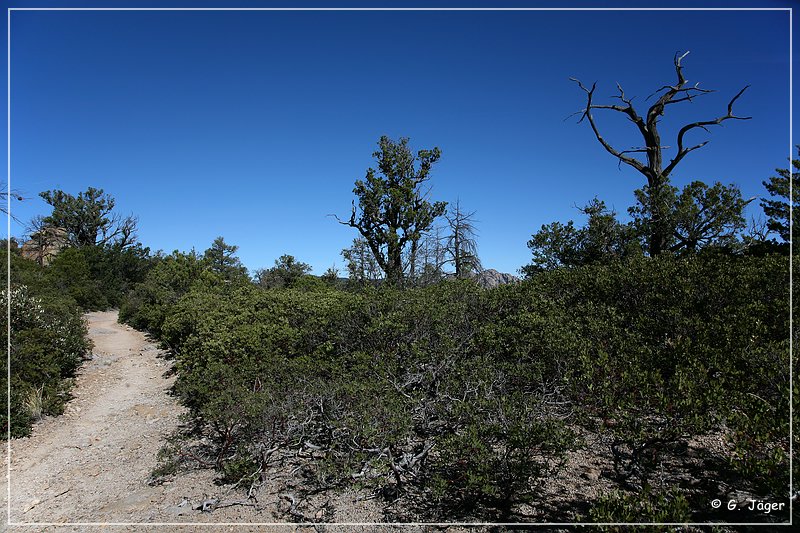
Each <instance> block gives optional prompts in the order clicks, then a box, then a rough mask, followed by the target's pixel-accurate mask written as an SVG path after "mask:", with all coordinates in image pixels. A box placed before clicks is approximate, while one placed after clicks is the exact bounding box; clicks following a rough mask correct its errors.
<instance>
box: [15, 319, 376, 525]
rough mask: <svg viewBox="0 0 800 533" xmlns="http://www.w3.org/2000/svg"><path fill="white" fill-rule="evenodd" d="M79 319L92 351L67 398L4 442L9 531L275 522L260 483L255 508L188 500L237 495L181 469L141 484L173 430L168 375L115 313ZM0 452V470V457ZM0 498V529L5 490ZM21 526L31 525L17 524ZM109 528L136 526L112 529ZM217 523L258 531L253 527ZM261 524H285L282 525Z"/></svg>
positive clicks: (270, 493) (348, 513) (273, 503)
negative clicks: (205, 505) (59, 408)
mask: <svg viewBox="0 0 800 533" xmlns="http://www.w3.org/2000/svg"><path fill="white" fill-rule="evenodd" d="M86 319H87V320H88V324H89V337H90V338H91V339H92V341H93V342H94V350H93V354H94V355H93V358H92V360H91V361H88V362H86V363H85V364H84V365H83V367H82V369H81V370H80V372H79V375H78V377H77V380H76V385H75V388H74V389H73V395H74V399H73V400H71V401H70V402H69V403H68V404H67V408H66V411H65V413H64V414H63V415H62V416H59V417H47V418H45V419H44V420H42V421H40V422H38V423H37V424H35V425H34V427H33V432H32V434H31V436H30V437H27V438H23V439H15V440H12V442H11V524H18V525H19V526H14V525H12V526H10V527H9V529H12V530H20V531H23V530H24V531H31V530H36V531H45V530H49V531H54V530H59V531H63V530H74V531H86V530H97V528H98V527H101V526H100V524H102V523H109V522H112V523H148V524H154V525H153V526H152V527H145V528H144V529H146V530H150V529H152V530H156V529H158V530H159V531H196V530H202V531H208V528H207V527H201V526H192V525H185V526H179V525H177V523H187V522H189V523H192V522H204V523H217V524H219V523H232V522H235V523H251V524H252V523H264V522H273V523H274V522H285V521H286V517H285V516H281V515H280V513H279V512H278V509H279V505H278V504H279V501H280V499H281V495H280V493H279V491H278V489H277V487H274V488H273V487H269V484H265V487H264V489H262V491H260V494H259V504H258V506H257V507H250V506H238V505H234V506H230V507H225V508H220V509H216V510H214V511H213V512H201V511H199V510H194V509H193V506H196V505H198V504H200V503H202V502H203V501H204V500H206V499H208V498H217V499H219V500H221V501H227V500H236V499H241V497H242V496H241V495H240V494H236V493H231V492H230V490H229V489H227V488H226V487H220V486H217V485H215V484H214V482H213V478H214V473H213V472H210V471H208V470H205V471H196V472H190V473H187V474H183V475H180V476H178V477H177V478H176V479H175V480H174V481H172V482H166V483H164V484H163V485H156V486H151V485H149V484H148V481H149V477H150V473H151V472H152V470H153V468H154V467H155V466H156V464H157V457H156V456H157V453H158V450H159V449H160V448H161V446H162V445H163V443H164V437H165V436H167V435H168V434H170V433H171V432H172V431H174V430H175V429H176V428H177V427H178V423H179V419H178V417H179V415H180V414H181V412H182V408H181V407H180V406H179V405H178V404H177V402H176V401H175V400H174V399H173V398H172V397H170V396H169V395H168V394H167V391H168V389H169V387H170V386H171V385H172V382H173V380H174V377H173V378H165V377H164V374H165V372H166V371H167V370H168V369H169V362H168V361H165V360H164V359H162V358H161V357H160V355H161V351H160V350H159V349H158V348H157V346H155V345H154V344H153V343H152V342H150V341H148V339H147V338H146V337H145V336H144V335H143V334H142V333H141V332H139V331H136V330H134V329H132V328H130V327H128V326H125V325H120V324H118V323H117V313H116V312H115V311H108V312H96V313H88V314H87V315H86ZM2 455H3V459H2V461H3V465H2V468H3V470H5V469H6V461H7V459H6V454H5V453H3V454H2ZM270 489H273V490H270ZM0 498H2V508H0V512H2V517H0V529H2V526H5V525H6V504H7V501H6V490H5V487H3V491H2V495H0ZM347 499H348V498H346V497H345V500H347ZM350 502H352V499H350ZM364 503H365V504H366V503H367V502H364ZM345 507H346V509H342V511H343V512H341V513H339V514H338V516H337V521H348V522H374V521H380V519H381V516H380V514H376V512H375V509H374V507H372V508H370V507H368V506H367V505H358V504H355V505H353V503H350V504H349V505H346V506H345ZM31 523H37V524H40V525H37V526H22V524H31ZM46 523H49V524H65V526H52V525H50V526H46V525H45V524H46ZM78 523H80V524H81V525H73V526H68V525H66V524H78ZM91 524H98V525H97V526H93V525H91ZM155 524H162V525H158V526H156V525H155ZM31 528H33V529H31ZM119 529H131V530H133V529H135V530H136V531H142V529H143V528H142V526H136V527H134V526H132V525H131V526H128V527H125V526H122V527H120V526H117V527H115V530H119ZM225 529H235V530H236V531H241V530H253V531H255V530H258V531H264V530H265V528H264V527H263V526H261V527H259V528H255V527H235V528H234V526H229V527H228V528H225ZM269 529H275V530H280V531H287V527H280V528H269Z"/></svg>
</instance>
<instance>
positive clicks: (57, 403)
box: [0, 286, 91, 437]
mask: <svg viewBox="0 0 800 533" xmlns="http://www.w3.org/2000/svg"><path fill="white" fill-rule="evenodd" d="M9 298H10V305H11V315H10V322H11V323H10V326H11V354H10V362H11V398H10V402H11V420H9V419H8V416H7V414H6V412H5V411H3V412H2V413H0V420H2V424H3V427H4V428H5V429H6V431H7V430H8V427H9V425H10V428H11V436H12V437H20V436H24V435H27V434H28V433H29V431H30V423H31V422H32V421H33V420H34V419H35V418H36V417H37V416H41V415H42V414H47V415H56V414H61V413H62V412H63V409H64V402H65V401H66V399H67V393H68V389H69V378H71V377H72V376H74V374H75V371H76V370H77V368H78V366H79V365H80V363H81V361H82V359H83V356H84V355H85V354H86V353H87V352H88V351H89V349H90V347H91V346H90V344H89V341H88V340H87V339H86V325H85V324H84V322H83V320H82V318H81V316H80V314H79V313H78V311H77V309H75V308H74V307H73V306H72V305H71V304H69V303H65V302H64V301H61V300H53V299H50V298H38V297H36V296H32V295H31V294H30V291H29V290H28V288H27V287H25V286H13V287H12V289H11V292H10V296H9V292H8V291H7V290H6V289H3V291H2V292H0V308H2V309H0V317H2V322H4V323H7V322H6V321H7V320H8V315H7V306H8V303H9ZM6 342H8V339H7V333H6V328H2V343H3V344H4V345H5V344H6ZM5 365H6V361H5V359H4V362H3V367H4V368H3V376H6V372H7V370H6V369H5ZM3 385H4V386H3V387H2V393H0V394H2V397H3V403H4V404H5V403H6V402H7V401H9V398H7V390H6V389H7V387H6V386H5V384H3Z"/></svg>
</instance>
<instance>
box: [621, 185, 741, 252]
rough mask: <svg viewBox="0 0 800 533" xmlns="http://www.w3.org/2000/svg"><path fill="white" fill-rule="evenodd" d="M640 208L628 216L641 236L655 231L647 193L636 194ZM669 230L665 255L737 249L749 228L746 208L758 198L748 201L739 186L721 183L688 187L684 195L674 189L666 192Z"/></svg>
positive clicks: (633, 210)
mask: <svg viewBox="0 0 800 533" xmlns="http://www.w3.org/2000/svg"><path fill="white" fill-rule="evenodd" d="M635 194H636V199H637V204H636V205H635V206H633V207H631V208H630V209H629V210H628V212H629V213H630V215H631V216H632V217H633V220H634V222H633V223H634V226H635V227H636V228H637V231H638V232H639V234H640V235H641V236H644V237H646V236H647V235H650V234H651V233H652V231H653V229H652V224H653V220H654V217H653V213H652V212H651V210H650V209H651V204H650V202H649V201H648V200H649V195H648V193H647V191H646V190H642V189H638V190H636V191H635ZM661 194H662V197H663V198H662V201H663V202H664V203H665V209H664V212H663V215H662V216H663V217H664V218H665V224H664V225H665V227H666V228H668V229H669V230H670V231H671V233H670V235H669V236H668V237H667V239H666V240H665V246H666V249H665V251H669V252H673V253H693V252H697V251H699V250H700V249H702V248H707V247H709V246H714V247H720V248H724V247H727V248H731V247H734V246H735V245H736V244H737V243H738V241H739V237H740V235H741V232H742V231H743V230H744V229H745V227H746V225H747V224H746V221H745V218H744V208H745V207H746V206H747V204H748V203H750V202H751V201H752V200H754V198H751V199H749V200H745V199H744V198H742V192H741V191H740V190H739V188H738V187H737V186H735V185H723V184H722V183H720V182H716V183H714V185H713V186H711V187H709V186H708V185H706V184H705V183H703V182H702V181H693V182H691V183H690V184H688V185H686V186H685V187H684V188H683V190H681V192H680V194H679V193H678V189H677V188H676V187H673V186H671V185H669V186H666V187H664V188H663V190H662V192H661Z"/></svg>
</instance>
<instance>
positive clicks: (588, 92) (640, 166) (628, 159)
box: [570, 78, 646, 174]
mask: <svg viewBox="0 0 800 533" xmlns="http://www.w3.org/2000/svg"><path fill="white" fill-rule="evenodd" d="M570 80H572V81H574V82H575V83H577V84H578V87H580V88H581V89H582V90H583V91H584V92H585V93H586V99H587V102H586V108H585V109H584V111H583V115H582V116H581V119H580V120H579V121H578V123H579V124H580V123H581V122H583V119H584V118H588V119H589V124H590V125H591V127H592V131H593V132H594V135H595V137H597V140H598V141H599V142H600V144H601V145H602V146H603V148H605V149H606V151H607V152H608V153H610V154H611V155H613V156H614V157H616V158H617V159H619V160H620V161H621V162H622V163H625V164H627V165H630V166H632V167H633V168H635V169H636V170H638V171H639V172H641V173H642V174H646V170H645V166H644V165H643V164H642V163H641V162H639V161H637V160H636V159H633V158H632V157H628V156H626V155H624V154H622V153H621V152H619V151H618V150H615V149H614V148H613V147H612V146H611V145H610V144H608V142H607V141H606V140H605V139H603V136H602V135H600V131H599V130H598V129H597V125H596V124H595V122H594V117H592V108H595V109H614V110H615V111H620V112H623V113H626V114H628V116H630V117H631V120H633V121H634V122H636V120H635V119H634V117H636V119H638V120H639V121H641V118H639V117H638V115H637V114H636V112H635V111H634V110H633V108H632V107H629V108H622V107H621V106H596V105H593V104H592V97H593V96H594V90H595V88H596V87H597V82H595V83H593V84H592V88H591V89H587V88H586V87H585V86H584V85H583V83H581V82H580V80H578V79H576V78H570ZM623 96H624V93H623ZM628 109H629V110H630V111H628ZM631 112H632V114H631Z"/></svg>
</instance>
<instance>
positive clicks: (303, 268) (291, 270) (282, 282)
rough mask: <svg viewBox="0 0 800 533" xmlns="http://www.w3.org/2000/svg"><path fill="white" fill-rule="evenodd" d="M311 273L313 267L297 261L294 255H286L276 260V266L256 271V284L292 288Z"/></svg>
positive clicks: (274, 287) (276, 287) (271, 287)
mask: <svg viewBox="0 0 800 533" xmlns="http://www.w3.org/2000/svg"><path fill="white" fill-rule="evenodd" d="M310 272H311V265H309V264H306V263H303V262H302V261H298V260H297V259H295V257H294V256H293V255H289V254H284V255H282V256H280V257H279V258H278V259H276V260H275V266H274V267H272V268H269V269H266V268H261V269H259V270H257V271H256V276H255V277H256V283H257V284H258V285H260V286H262V287H266V288H270V289H279V288H283V287H292V286H294V285H295V284H296V283H297V281H298V280H300V279H301V278H302V277H303V276H305V275H307V274H309V273H310Z"/></svg>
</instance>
